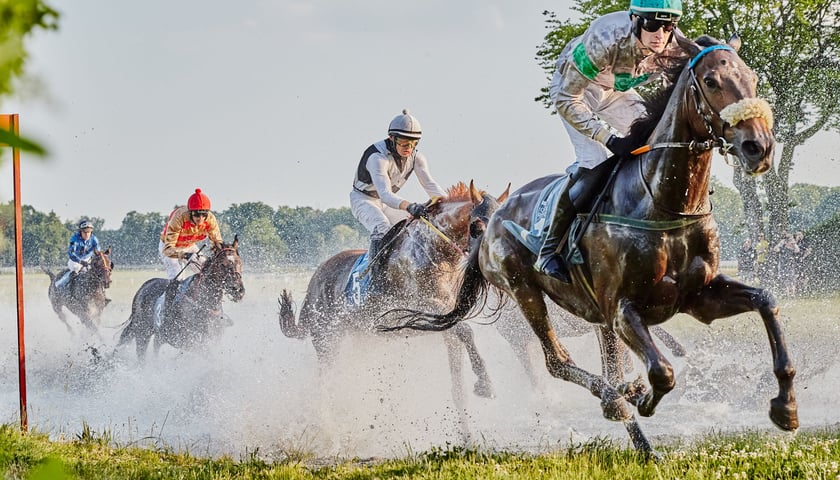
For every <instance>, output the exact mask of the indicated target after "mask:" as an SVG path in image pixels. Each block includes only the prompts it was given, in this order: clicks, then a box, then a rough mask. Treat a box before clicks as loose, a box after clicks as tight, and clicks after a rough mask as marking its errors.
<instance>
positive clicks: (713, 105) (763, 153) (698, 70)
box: [677, 35, 776, 175]
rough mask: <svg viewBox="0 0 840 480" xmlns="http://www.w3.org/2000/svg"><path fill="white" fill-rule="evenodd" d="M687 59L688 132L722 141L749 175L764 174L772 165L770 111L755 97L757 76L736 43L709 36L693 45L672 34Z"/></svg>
mask: <svg viewBox="0 0 840 480" xmlns="http://www.w3.org/2000/svg"><path fill="white" fill-rule="evenodd" d="M677 41H678V42H679V44H680V46H681V47H682V48H683V49H684V50H685V51H686V52H688V54H689V55H690V56H691V60H690V61H689V62H688V64H687V66H686V70H687V72H686V75H687V76H688V79H687V80H686V81H688V82H690V83H689V85H688V90H689V91H690V93H689V94H688V95H689V96H690V97H691V101H690V102H689V103H688V104H689V105H692V107H690V108H694V109H696V113H697V114H698V115H695V120H694V121H693V123H692V128H693V130H694V131H695V133H696V134H697V135H698V136H700V137H706V138H708V137H709V136H710V135H711V136H713V137H714V138H713V139H718V138H722V139H723V140H725V142H726V144H729V145H731V147H729V153H731V154H733V155H735V156H736V157H737V158H738V159H739V161H740V163H741V166H742V168H743V169H744V170H745V171H746V172H747V173H749V174H750V175H758V174H762V173H764V172H766V171H767V170H769V169H770V167H771V166H772V164H773V148H774V146H775V144H776V142H775V138H774V137H773V132H772V129H773V113H772V111H771V109H770V105H769V104H768V103H767V101H765V100H763V99H760V98H758V97H756V86H757V84H758V77H757V76H756V74H755V72H753V70H752V69H750V67H748V66H747V65H746V64H745V63H744V61H743V60H742V59H741V57H739V56H738V53H737V51H738V49H739V48H740V46H741V40H740V38H738V37H737V36H733V37H732V38H730V40H729V42H728V43H727V44H723V43H720V42H717V41H715V40H713V39H711V38H709V37H700V38H698V39H697V42H692V41H690V40H688V39H686V38H685V37H681V36H679V35H677Z"/></svg>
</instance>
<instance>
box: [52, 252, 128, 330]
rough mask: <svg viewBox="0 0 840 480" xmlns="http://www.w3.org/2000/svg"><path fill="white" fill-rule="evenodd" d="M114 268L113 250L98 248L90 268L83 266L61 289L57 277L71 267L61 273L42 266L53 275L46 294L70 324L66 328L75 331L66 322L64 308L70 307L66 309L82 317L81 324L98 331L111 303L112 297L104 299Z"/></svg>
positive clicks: (59, 315) (80, 318)
mask: <svg viewBox="0 0 840 480" xmlns="http://www.w3.org/2000/svg"><path fill="white" fill-rule="evenodd" d="M113 268H114V265H113V263H111V249H110V248H108V249H107V250H104V251H97V252H95V253H94V254H93V256H92V257H91V259H90V266H89V267H86V268H84V269H82V270H81V271H80V272H79V273H78V274H76V275H71V276H70V280H69V281H68V282H67V284H66V285H65V286H64V288H58V287H56V286H55V279H56V278H61V277H62V276H63V275H64V274H65V273H67V271H68V270H67V269H64V270H62V271H60V272H58V274H53V273H52V272H51V271H50V270H49V269H47V268H45V267H41V270H43V271H44V273H46V274H47V275H49V277H50V286H49V289H48V290H47V295H48V296H49V298H50V303H51V304H52V308H53V310H54V311H55V313H56V314H58V318H60V319H61V321H62V322H64V325H66V326H67V330H69V331H70V332H72V331H73V329H72V328H71V327H70V324H69V323H67V317H66V316H65V315H64V310H63V307H67V310H70V312H71V313H72V314H73V315H76V316H77V317H79V320H81V322H82V324H83V325H84V326H86V327H87V328H88V329H89V330H91V331H92V332H96V331H97V327H98V325H99V319H100V317H101V316H102V311H103V310H104V309H105V306H106V305H108V302H110V299H108V298H105V289H106V288H108V287H110V286H111V270H112V269H113Z"/></svg>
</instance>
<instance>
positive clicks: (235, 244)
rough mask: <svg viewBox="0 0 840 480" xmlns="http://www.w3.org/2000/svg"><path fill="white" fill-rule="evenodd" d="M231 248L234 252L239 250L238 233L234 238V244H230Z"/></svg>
mask: <svg viewBox="0 0 840 480" xmlns="http://www.w3.org/2000/svg"><path fill="white" fill-rule="evenodd" d="M230 246H231V247H233V249H234V250H239V234H238V233H237V234H235V235H234V236H233V243H232V244H230Z"/></svg>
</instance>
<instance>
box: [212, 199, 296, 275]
mask: <svg viewBox="0 0 840 480" xmlns="http://www.w3.org/2000/svg"><path fill="white" fill-rule="evenodd" d="M219 218H220V220H221V221H222V222H223V224H224V225H225V226H226V227H225V229H226V230H230V232H231V233H232V234H238V235H239V238H240V240H241V242H240V245H241V246H240V254H241V255H242V258H243V260H245V261H246V262H247V264H248V266H249V267H259V268H266V267H269V266H276V265H278V264H279V263H280V262H282V261H283V260H284V259H285V257H286V256H287V255H288V254H289V246H288V245H286V242H284V241H283V239H282V238H280V236H279V235H278V233H277V229H276V228H275V226H274V209H272V208H271V207H270V206H268V205H266V204H265V203H262V202H247V203H242V204H233V205H231V206H230V208H228V209H227V210H225V211H224V212H222V213H221V214H220V215H219Z"/></svg>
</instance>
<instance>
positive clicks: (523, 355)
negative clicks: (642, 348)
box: [494, 303, 686, 389]
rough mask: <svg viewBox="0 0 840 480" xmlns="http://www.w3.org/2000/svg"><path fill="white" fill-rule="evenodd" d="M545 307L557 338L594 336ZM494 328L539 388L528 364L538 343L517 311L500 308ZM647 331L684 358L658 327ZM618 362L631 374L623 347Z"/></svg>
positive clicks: (559, 310)
mask: <svg viewBox="0 0 840 480" xmlns="http://www.w3.org/2000/svg"><path fill="white" fill-rule="evenodd" d="M546 307H547V308H548V312H547V314H548V315H549V317H550V318H551V326H552V328H553V329H554V332H555V335H556V336H557V337H560V338H572V337H582V336H584V335H586V334H588V333H592V332H596V329H597V328H598V327H596V326H593V325H592V324H591V323H589V322H587V321H585V320H584V319H582V318H579V317H576V316H574V315H572V314H571V313H569V312H567V311H566V310H563V309H562V308H560V307H559V306H557V305H556V304H554V303H547V304H546ZM494 325H495V326H496V331H498V332H499V334H500V335H501V336H502V338H504V339H505V340H506V341H507V342H508V343H509V344H510V347H511V349H512V350H513V353H514V354H515V355H516V358H517V359H518V360H519V363H521V364H522V368H524V369H525V373H526V375H527V376H528V380H529V381H530V382H531V386H532V387H534V388H537V389H539V388H542V381H541V378H540V377H539V375H538V371H537V367H536V366H535V365H534V363H533V362H532V361H531V352H530V350H531V348H539V346H538V343H539V342H538V339H537V337H536V336H534V333H533V331H532V330H531V327H530V326H529V325H528V323H527V322H523V321H522V316H521V314H520V313H519V311H518V310H517V309H515V308H503V309H502V310H501V311H500V314H499V316H498V318H497V319H496V320H495V322H494ZM650 331H651V333H653V334H654V336H656V337H657V338H659V340H660V341H661V342H662V344H663V345H665V346H666V347H668V349H669V350H670V351H671V355H673V356H674V357H684V356H685V355H686V349H685V347H684V346H683V345H682V344H681V343H680V342H679V340H677V339H676V338H674V336H673V335H671V334H670V333H668V331H666V330H665V329H664V328H662V327H661V326H659V325H654V326H651V327H650ZM532 346H534V347H532ZM621 361H622V364H623V365H624V371H625V373H627V372H630V371H632V370H633V361H632V358H631V357H630V352H629V351H628V350H627V349H626V348H623V345H622V350H621Z"/></svg>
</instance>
